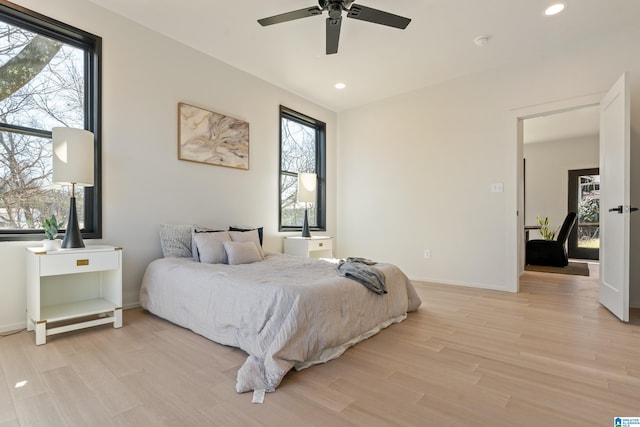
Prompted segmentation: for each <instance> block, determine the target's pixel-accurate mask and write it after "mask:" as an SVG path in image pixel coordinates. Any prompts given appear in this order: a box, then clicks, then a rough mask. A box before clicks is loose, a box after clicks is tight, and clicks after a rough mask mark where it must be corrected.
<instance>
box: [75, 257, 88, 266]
mask: <svg viewBox="0 0 640 427" xmlns="http://www.w3.org/2000/svg"><path fill="white" fill-rule="evenodd" d="M81 265H89V260H88V259H78V260H76V266H77V267H80V266H81Z"/></svg>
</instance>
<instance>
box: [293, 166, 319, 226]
mask: <svg viewBox="0 0 640 427" xmlns="http://www.w3.org/2000/svg"><path fill="white" fill-rule="evenodd" d="M316 184H317V178H316V174H315V173H299V174H298V202H304V203H305V208H304V225H303V226H302V237H311V232H310V231H309V218H308V214H307V211H308V209H309V203H315V202H316Z"/></svg>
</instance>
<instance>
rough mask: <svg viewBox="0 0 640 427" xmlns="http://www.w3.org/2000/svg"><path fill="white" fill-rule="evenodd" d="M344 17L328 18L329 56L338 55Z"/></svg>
mask: <svg viewBox="0 0 640 427" xmlns="http://www.w3.org/2000/svg"><path fill="white" fill-rule="evenodd" d="M341 26H342V17H340V18H327V52H326V53H327V55H332V54H334V53H338V42H339V41H340V27H341Z"/></svg>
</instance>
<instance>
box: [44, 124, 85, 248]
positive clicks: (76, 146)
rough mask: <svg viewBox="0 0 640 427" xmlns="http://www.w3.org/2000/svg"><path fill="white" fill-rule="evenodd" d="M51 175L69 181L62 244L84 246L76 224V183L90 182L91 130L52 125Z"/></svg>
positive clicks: (62, 182)
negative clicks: (69, 195) (65, 227)
mask: <svg viewBox="0 0 640 427" xmlns="http://www.w3.org/2000/svg"><path fill="white" fill-rule="evenodd" d="M51 133H52V140H53V177H52V181H53V182H54V183H57V184H71V201H70V206H69V220H68V224H67V229H66V231H65V233H64V239H63V240H62V245H61V246H62V247H63V248H84V242H83V241H82V233H81V232H80V227H78V214H77V211H76V185H82V186H86V187H91V186H92V185H93V162H94V155H93V147H94V139H93V133H91V132H89V131H87V130H84V129H74V128H68V127H56V128H53V129H52V132H51Z"/></svg>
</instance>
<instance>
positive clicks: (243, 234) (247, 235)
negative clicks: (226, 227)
mask: <svg viewBox="0 0 640 427" xmlns="http://www.w3.org/2000/svg"><path fill="white" fill-rule="evenodd" d="M229 236H231V240H232V241H234V242H253V243H255V245H256V249H257V250H258V254H259V255H260V259H264V251H263V250H262V246H260V235H259V234H258V230H249V231H229Z"/></svg>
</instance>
